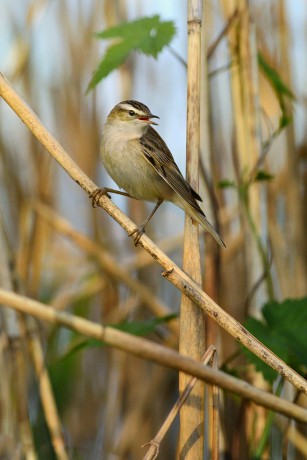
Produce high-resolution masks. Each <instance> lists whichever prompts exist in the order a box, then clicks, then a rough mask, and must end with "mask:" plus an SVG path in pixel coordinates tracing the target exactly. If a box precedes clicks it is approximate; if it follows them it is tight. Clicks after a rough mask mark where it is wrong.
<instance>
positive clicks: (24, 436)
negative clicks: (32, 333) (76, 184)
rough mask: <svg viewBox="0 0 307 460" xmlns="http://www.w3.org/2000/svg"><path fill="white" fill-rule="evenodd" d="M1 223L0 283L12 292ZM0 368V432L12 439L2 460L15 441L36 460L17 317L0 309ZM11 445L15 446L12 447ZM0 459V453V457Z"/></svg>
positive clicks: (6, 242)
mask: <svg viewBox="0 0 307 460" xmlns="http://www.w3.org/2000/svg"><path fill="white" fill-rule="evenodd" d="M1 223H2V228H1V233H0V242H1V251H0V267H1V269H0V284H1V286H2V287H5V288H6V289H8V290H12V289H13V278H14V270H12V268H10V267H11V264H12V261H13V254H12V248H10V246H9V239H8V235H7V232H6V229H5V227H4V223H3V222H1ZM0 324H1V332H0V367H1V372H0V375H1V391H0V398H1V403H0V407H1V430H0V432H1V433H3V434H5V435H7V436H9V438H11V439H12V445H10V443H7V446H6V449H5V451H3V452H2V454H3V457H4V458H13V450H14V447H15V450H16V452H15V453H14V455H17V451H18V449H17V447H16V445H17V442H16V440H18V443H19V444H20V447H19V449H20V455H24V457H25V458H26V459H30V460H34V459H35V458H36V455H35V448H34V440H33V435H32V431H31V427H30V420H29V414H28V406H27V391H26V388H27V385H26V383H27V363H26V357H25V353H24V347H23V345H24V334H22V331H20V327H19V326H20V315H19V314H18V313H17V314H16V312H14V313H13V314H11V313H9V312H8V311H6V309H5V310H3V311H1V313H0ZM13 443H15V444H13ZM0 456H1V454H0Z"/></svg>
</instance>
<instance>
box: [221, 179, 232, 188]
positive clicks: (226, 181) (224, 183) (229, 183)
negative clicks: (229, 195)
mask: <svg viewBox="0 0 307 460" xmlns="http://www.w3.org/2000/svg"><path fill="white" fill-rule="evenodd" d="M217 186H218V188H231V187H232V188H235V187H236V183H235V182H234V181H232V180H230V179H222V180H220V181H219V182H218V183H217Z"/></svg>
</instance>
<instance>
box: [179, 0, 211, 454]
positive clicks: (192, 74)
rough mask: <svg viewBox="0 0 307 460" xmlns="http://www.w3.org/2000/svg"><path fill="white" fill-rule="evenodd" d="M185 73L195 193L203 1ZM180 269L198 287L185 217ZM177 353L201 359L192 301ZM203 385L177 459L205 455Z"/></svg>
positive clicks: (186, 413)
mask: <svg viewBox="0 0 307 460" xmlns="http://www.w3.org/2000/svg"><path fill="white" fill-rule="evenodd" d="M187 23H188V70H187V155H186V176H187V180H188V182H189V183H190V184H191V185H192V187H193V188H194V189H195V190H196V191H198V180H199V168H198V163H199V148H200V75H201V74H200V71H201V51H202V50H201V24H202V1H201V0H189V1H188V16H187ZM183 270H184V271H185V272H186V273H187V274H188V275H189V276H190V277H191V278H192V279H193V280H194V281H195V282H196V283H197V284H198V285H201V267H200V251H199V233H198V225H197V224H196V223H195V222H193V220H192V219H191V218H190V217H189V216H187V215H186V217H185V226H184V243H183ZM179 351H180V353H181V354H183V355H187V356H190V357H191V358H193V359H195V360H198V361H199V360H200V359H201V356H202V355H203V354H204V351H205V316H204V312H203V311H202V310H200V309H199V308H198V307H197V306H196V305H195V304H194V302H193V301H192V300H191V299H188V298H187V297H186V296H182V298H181V306H180V334H179ZM188 381H189V377H188V376H187V375H185V374H180V375H179V390H180V392H183V391H184V388H185V387H186V386H187V383H188ZM204 409H205V385H204V383H203V382H198V383H197V384H196V385H195V387H194V389H193V391H192V392H191V394H190V395H189V396H188V397H187V401H186V403H185V404H184V406H183V407H182V409H181V411H180V433H179V452H180V458H182V459H185V460H190V459H194V460H198V459H202V458H203V456H204V427H205V425H204V421H205V410H204Z"/></svg>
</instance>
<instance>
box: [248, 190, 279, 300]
mask: <svg viewBox="0 0 307 460" xmlns="http://www.w3.org/2000/svg"><path fill="white" fill-rule="evenodd" d="M249 185H250V184H248V185H246V186H244V187H243V189H241V198H242V202H243V205H244V210H245V213H246V217H247V221H248V223H249V226H250V228H251V230H252V233H253V236H254V238H255V241H256V244H257V249H258V252H259V254H260V257H261V260H262V264H263V268H264V271H265V273H266V275H267V276H266V284H267V290H268V296H269V299H270V300H274V299H275V293H274V286H273V280H272V276H271V271H270V264H269V260H268V254H267V252H266V250H265V248H264V246H263V244H262V240H261V238H260V236H259V234H258V232H257V228H256V224H255V221H254V219H253V216H252V214H251V212H250V208H249V204H248V189H249Z"/></svg>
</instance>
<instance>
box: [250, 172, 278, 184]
mask: <svg viewBox="0 0 307 460" xmlns="http://www.w3.org/2000/svg"><path fill="white" fill-rule="evenodd" d="M272 179H274V176H273V175H272V174H270V173H267V172H266V171H263V170H259V171H257V174H256V176H255V179H254V181H259V182H260V181H265V180H272Z"/></svg>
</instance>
